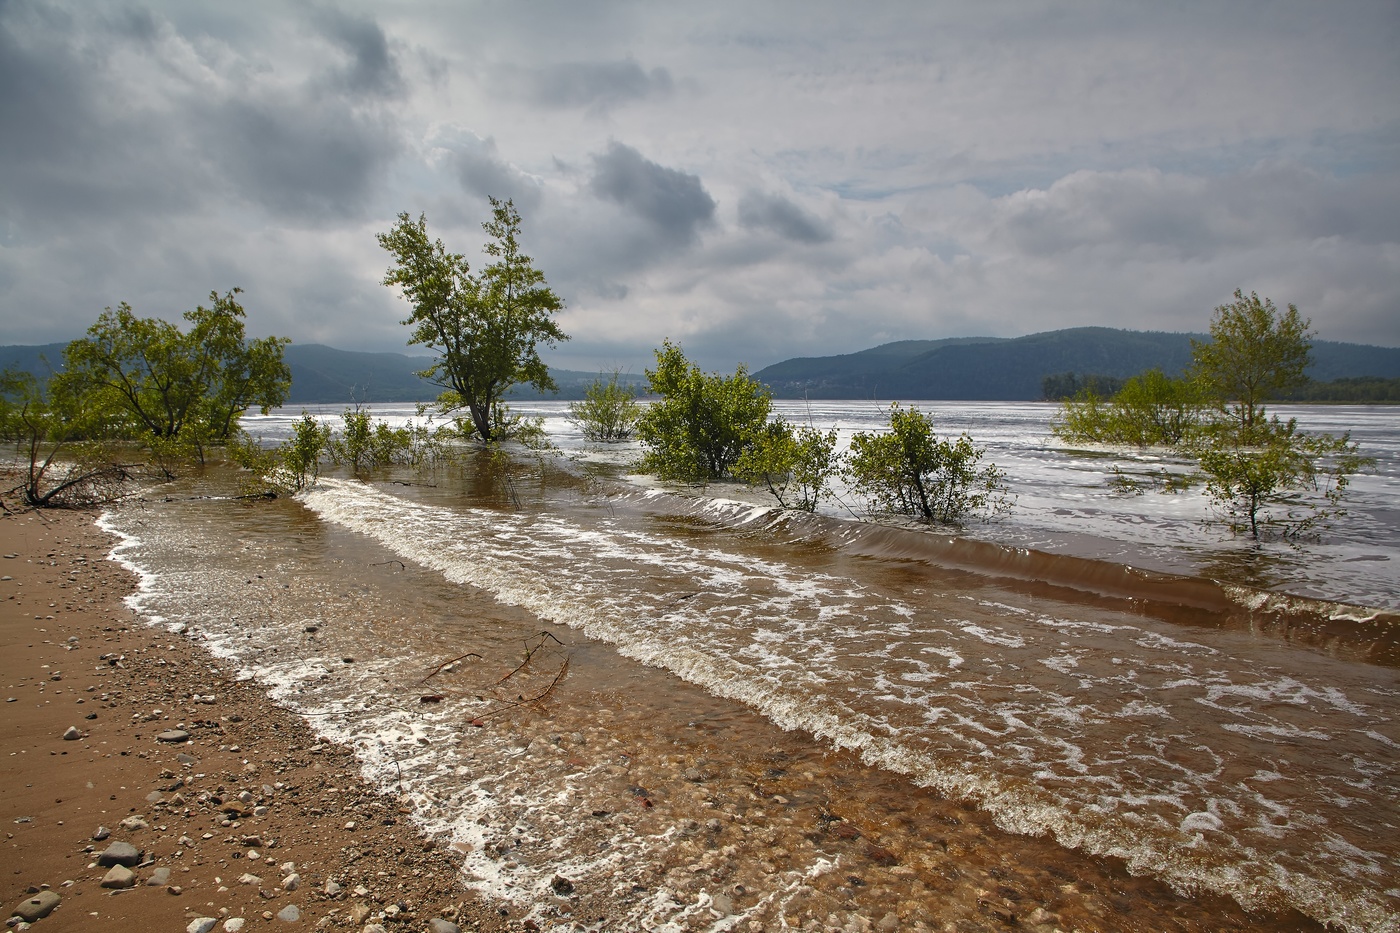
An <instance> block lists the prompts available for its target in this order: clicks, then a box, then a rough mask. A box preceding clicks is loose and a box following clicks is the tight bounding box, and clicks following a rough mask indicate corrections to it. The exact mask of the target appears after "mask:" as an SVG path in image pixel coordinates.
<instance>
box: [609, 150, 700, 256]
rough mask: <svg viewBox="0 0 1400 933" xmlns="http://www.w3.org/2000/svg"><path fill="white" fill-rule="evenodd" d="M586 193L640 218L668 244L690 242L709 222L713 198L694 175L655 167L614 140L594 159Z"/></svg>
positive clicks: (639, 154)
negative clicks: (589, 191)
mask: <svg viewBox="0 0 1400 933" xmlns="http://www.w3.org/2000/svg"><path fill="white" fill-rule="evenodd" d="M589 189H590V190H591V191H592V192H593V194H595V195H596V196H597V197H599V198H602V199H603V200H606V201H612V202H613V203H615V204H619V205H621V206H622V207H623V208H624V209H626V210H628V211H630V212H631V213H633V214H635V215H637V216H638V217H641V218H643V219H645V220H646V221H647V222H648V223H649V224H650V225H651V227H652V228H653V230H654V231H655V232H656V233H657V234H659V235H660V236H661V237H662V238H664V239H665V240H666V241H667V242H668V243H669V244H672V245H686V244H689V243H692V242H694V241H695V239H696V238H697V237H698V236H699V232H700V230H701V228H703V227H706V226H708V225H710V224H711V223H713V222H714V216H715V201H714V198H712V197H710V194H709V192H708V191H706V190H705V186H704V185H703V184H701V183H700V178H699V176H698V175H689V174H686V173H685V172H680V171H677V170H675V169H673V168H666V167H665V166H664V165H657V164H656V163H655V162H652V161H650V160H649V159H647V158H646V157H644V156H643V155H642V154H641V153H640V152H638V151H637V150H636V149H633V148H632V147H631V146H624V145H623V144H622V143H619V142H612V143H609V144H608V150H607V152H605V153H603V154H602V155H595V156H593V176H592V178H590V179H589Z"/></svg>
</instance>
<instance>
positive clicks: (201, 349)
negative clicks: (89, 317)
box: [55, 288, 292, 459]
mask: <svg viewBox="0 0 1400 933" xmlns="http://www.w3.org/2000/svg"><path fill="white" fill-rule="evenodd" d="M241 292H242V289H238V288H234V289H232V290H230V291H229V292H227V293H226V294H224V295H220V294H219V293H218V292H210V293H209V302H210V306H209V307H205V306H203V305H200V306H198V307H196V308H195V309H194V310H193V311H186V312H185V314H184V319H185V321H186V323H187V324H188V325H189V327H188V329H187V330H183V331H182V330H181V329H180V328H179V327H177V326H176V325H174V324H172V323H170V322H168V321H163V320H160V319H158V318H142V317H137V316H136V314H135V313H134V312H133V311H132V308H131V306H130V305H128V304H127V303H126V302H122V303H121V304H120V305H118V307H117V309H116V310H115V311H113V310H112V309H111V308H107V309H106V310H104V311H103V312H102V314H101V315H99V316H98V318H97V321H96V322H95V323H94V324H93V325H92V326H91V327H89V328H88V332H87V336H86V337H84V338H82V339H80V340H75V341H73V342H72V343H70V344H69V345H68V346H67V347H66V348H65V349H64V351H63V359H64V371H63V372H62V373H61V374H59V375H58V376H56V377H55V391H56V392H57V393H58V394H60V395H66V396H68V397H72V398H80V399H83V400H84V402H83V404H84V405H85V406H86V407H89V408H93V409H97V410H104V409H111V410H114V411H116V412H119V413H120V417H121V418H122V419H123V421H124V424H123V425H122V426H121V429H120V430H121V432H122V433H124V434H126V435H128V436H130V437H134V438H136V439H139V440H140V441H142V442H143V443H145V444H146V445H147V446H149V447H151V448H152V449H153V450H155V451H157V453H162V454H176V455H178V454H183V453H186V452H190V453H194V454H195V455H197V456H198V457H199V458H200V459H203V456H204V449H205V447H206V446H207V445H209V444H220V443H223V442H225V441H227V440H228V438H229V437H230V436H231V435H232V434H233V433H234V431H235V430H236V428H237V420H238V417H239V416H240V415H242V414H243V412H245V411H247V410H248V409H249V408H252V407H255V406H256V407H257V408H259V409H260V410H261V411H263V412H264V413H266V412H267V411H268V410H269V409H271V408H275V407H276V406H278V405H281V404H282V402H283V401H285V400H286V398H287V393H288V391H289V390H290V389H291V384H292V376H291V371H290V370H289V369H288V368H287V364H286V363H285V362H284V361H283V359H282V354H283V350H284V349H285V348H286V346H287V344H288V343H290V342H291V341H290V340H288V339H287V338H285V337H264V338H262V339H260V340H249V339H248V338H247V336H246V334H245V330H244V321H243V319H244V311H243V306H242V305H241V304H239V303H238V301H237V299H236V297H235V296H237V295H238V294H240V293H241Z"/></svg>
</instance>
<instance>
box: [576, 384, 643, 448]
mask: <svg viewBox="0 0 1400 933" xmlns="http://www.w3.org/2000/svg"><path fill="white" fill-rule="evenodd" d="M639 417H641V407H640V406H639V405H638V404H637V393H636V390H635V389H633V388H632V386H630V385H624V384H623V382H622V370H621V369H614V370H613V371H612V372H611V373H609V374H608V379H607V381H606V382H604V381H603V377H602V374H601V373H600V374H599V376H598V378H597V379H595V380H593V384H592V385H590V386H589V387H588V389H587V390H586V391H585V392H584V395H583V398H582V399H580V400H578V401H575V402H570V403H569V420H570V421H572V422H573V423H574V424H576V425H578V428H579V430H580V431H582V432H583V436H584V437H586V438H588V439H589V440H590V441H606V442H609V443H612V442H616V441H625V440H627V439H628V438H630V437H631V436H632V430H633V429H634V428H635V427H636V426H637V419H638V418H639Z"/></svg>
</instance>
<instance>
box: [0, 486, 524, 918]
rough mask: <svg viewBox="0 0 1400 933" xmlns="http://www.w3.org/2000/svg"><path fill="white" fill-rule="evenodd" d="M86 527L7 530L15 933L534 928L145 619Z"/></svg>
mask: <svg viewBox="0 0 1400 933" xmlns="http://www.w3.org/2000/svg"><path fill="white" fill-rule="evenodd" d="M93 518H94V516H93V515H91V514H85V513H78V512H43V513H35V512H16V513H12V514H6V515H4V516H3V518H0V554H2V555H3V557H2V558H0V576H3V577H4V579H3V581H0V678H3V679H2V680H0V683H3V700H4V703H5V706H4V718H3V737H4V751H3V755H0V780H2V781H3V785H4V787H5V793H4V794H3V795H0V822H3V826H4V830H5V839H4V847H3V850H0V853H2V854H0V877H3V888H0V898H3V906H4V908H5V916H6V917H11V916H12V915H13V914H20V915H26V912H28V914H27V915H29V916H34V915H36V914H43V913H46V916H43V917H42V919H36V920H35V921H34V922H35V924H36V929H41V930H45V931H54V933H58V931H64V930H92V929H103V930H108V931H146V930H152V929H159V930H184V929H187V928H194V929H214V930H228V931H235V930H238V929H245V928H246V929H252V928H258V927H264V928H268V929H287V930H297V929H301V930H308V929H354V930H362V929H364V928H365V927H366V925H367V924H374V923H381V924H386V925H389V926H390V928H398V929H411V930H425V929H429V930H434V931H439V933H450V931H452V930H455V929H459V928H460V929H462V930H498V929H510V928H516V929H521V928H524V927H522V926H521V925H519V924H518V923H517V924H512V923H511V922H510V921H509V919H508V918H505V917H502V916H500V914H499V913H498V912H497V911H496V909H495V908H486V907H484V906H482V905H480V904H479V903H478V902H476V901H475V900H474V899H473V898H472V897H471V895H470V894H469V893H468V892H467V891H466V890H465V889H464V888H463V887H462V886H461V885H460V884H459V883H458V880H457V868H456V863H455V862H454V860H453V859H452V858H451V857H450V856H449V854H447V853H444V852H442V851H439V850H437V849H435V848H434V847H433V846H432V844H430V843H427V842H425V841H424V840H423V839H422V838H421V837H420V836H419V835H418V833H417V832H416V831H415V829H414V828H413V826H412V825H411V824H410V823H408V822H407V820H406V819H404V818H403V814H402V813H400V811H399V807H398V806H397V804H396V802H395V800H394V799H393V798H391V797H385V796H381V795H380V794H378V793H377V792H375V791H374V790H372V789H370V788H369V787H367V786H366V785H365V784H364V783H363V782H362V781H361V779H360V777H359V774H358V768H357V766H356V763H355V759H354V757H353V755H352V754H351V753H350V752H349V751H348V750H346V749H343V748H338V747H333V746H329V745H324V744H319V743H318V742H317V740H316V737H315V736H314V735H313V734H312V733H311V732H310V731H309V730H308V728H307V727H306V725H305V724H304V722H303V721H302V720H300V719H299V718H297V717H296V716H293V715H292V714H290V713H288V712H285V711H283V710H280V709H278V708H276V707H275V706H273V705H272V704H271V703H270V701H269V700H268V699H267V697H266V695H265V693H264V692H263V691H262V690H261V689H259V688H258V687H257V686H255V685H252V684H249V683H240V682H238V681H236V680H235V679H234V678H233V677H232V676H231V674H230V672H228V671H226V670H223V669H222V668H220V666H219V665H218V664H217V663H216V662H215V661H213V660H212V659H211V658H210V657H209V656H208V655H206V654H204V653H203V652H202V651H200V649H198V648H197V647H196V646H194V645H193V644H191V643H190V642H189V641H187V640H186V639H183V638H178V637H174V636H172V635H170V634H169V633H166V632H163V631H160V630H158V629H154V628H151V627H149V626H147V625H145V624H143V623H142V622H140V621H139V620H137V619H135V618H134V617H133V615H132V613H131V612H130V611H129V610H128V609H127V608H126V606H125V605H124V604H123V601H122V600H123V597H124V596H126V595H127V594H128V593H129V592H131V590H132V588H133V583H134V581H133V579H132V577H131V576H130V574H128V573H127V572H126V571H125V570H124V569H123V568H121V567H120V566H118V565H117V564H115V563H113V562H112V561H110V560H107V559H106V558H107V554H108V552H109V551H110V548H111V540H110V539H109V538H108V537H107V536H106V535H104V534H103V533H101V532H100V531H99V530H98V529H96V528H95V527H94V525H93ZM123 843H124V844H126V845H118V844H123ZM104 856H105V857H104ZM108 863H112V864H110V865H109V864H108ZM119 863H127V864H128V865H129V868H128V867H125V866H123V865H121V864H119ZM201 918H208V921H207V923H203V924H201V923H200V922H199V921H200V920H201ZM239 921H243V922H242V923H240V922H239Z"/></svg>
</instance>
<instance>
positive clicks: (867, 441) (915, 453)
mask: <svg viewBox="0 0 1400 933" xmlns="http://www.w3.org/2000/svg"><path fill="white" fill-rule="evenodd" d="M985 453H986V448H983V447H978V446H976V445H975V444H973V443H972V439H971V438H970V437H968V436H967V435H966V434H963V435H961V436H959V437H958V438H957V439H956V440H946V439H945V440H940V439H939V438H938V437H937V435H936V434H935V433H934V430H933V421H932V419H930V418H929V416H928V415H925V414H924V413H923V412H921V411H919V409H917V408H910V409H903V408H900V407H899V404H898V403H896V404H894V405H891V406H890V415H889V431H887V432H885V433H883V434H870V433H867V432H865V431H861V432H859V433H857V434H856V435H855V436H854V437H853V438H851V455H850V459H849V461H848V464H847V470H846V473H847V479H848V481H849V482H850V484H851V486H852V487H853V488H854V489H855V490H856V491H858V492H860V493H861V494H863V495H864V496H865V497H866V499H867V501H868V502H869V504H870V508H871V510H872V511H879V512H891V513H895V514H899V515H912V516H914V517H915V518H918V519H920V520H921V521H926V522H937V523H940V524H947V525H961V524H963V523H964V521H965V520H966V519H968V518H972V517H976V518H981V519H983V520H986V519H990V518H992V517H993V516H995V515H998V514H1000V513H1002V512H1005V511H1007V510H1009V509H1010V507H1011V501H1010V499H1009V498H1008V496H1007V487H1006V481H1005V480H1006V474H1005V473H1004V472H1003V471H1002V470H1000V469H998V468H997V466H996V464H991V463H989V464H987V465H986V466H980V465H979V464H980V463H981V460H982V457H983V455H984V454H985Z"/></svg>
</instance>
